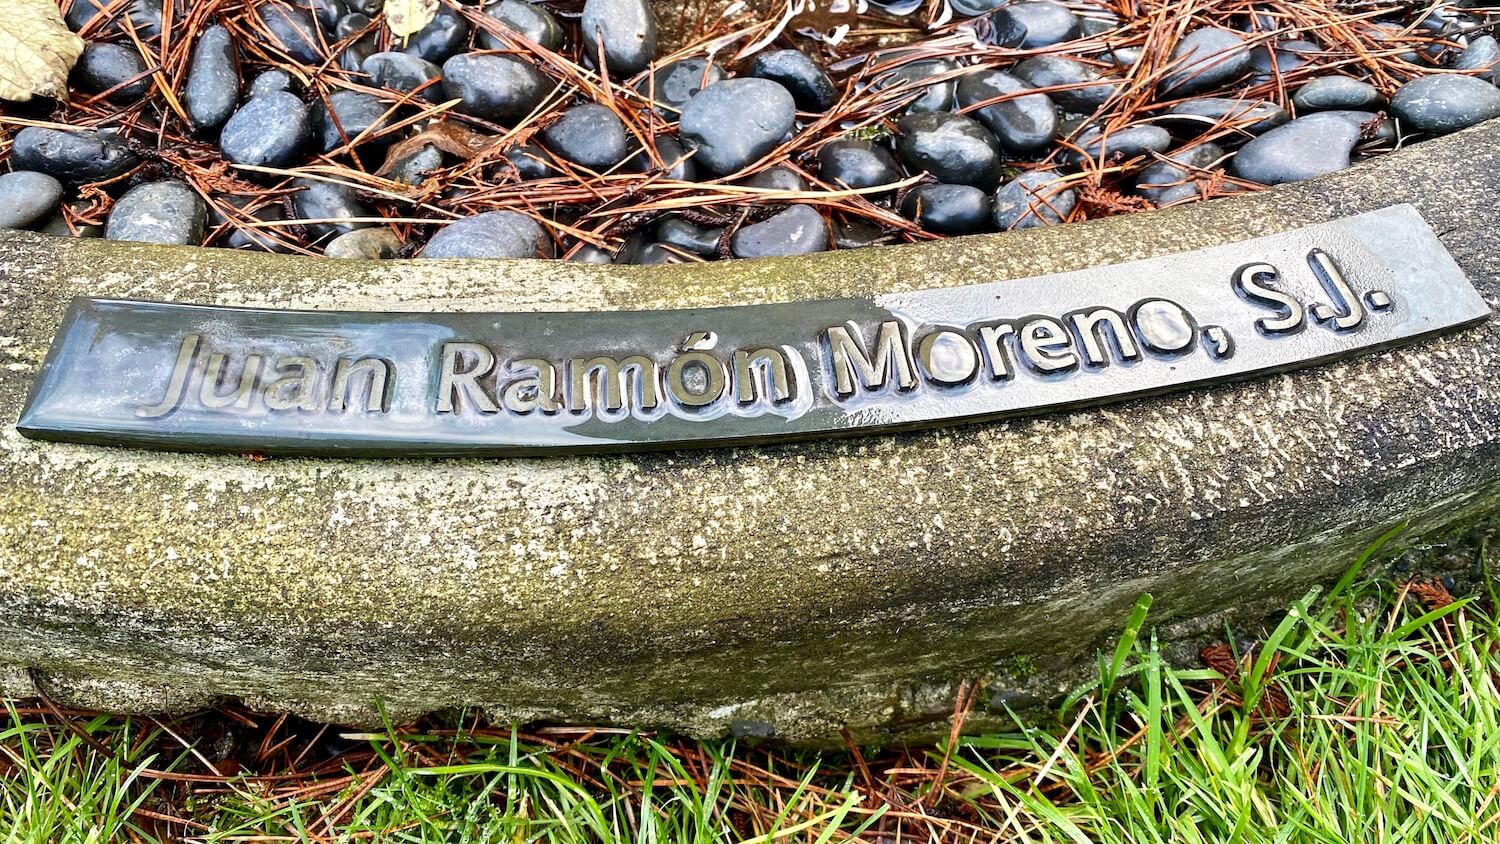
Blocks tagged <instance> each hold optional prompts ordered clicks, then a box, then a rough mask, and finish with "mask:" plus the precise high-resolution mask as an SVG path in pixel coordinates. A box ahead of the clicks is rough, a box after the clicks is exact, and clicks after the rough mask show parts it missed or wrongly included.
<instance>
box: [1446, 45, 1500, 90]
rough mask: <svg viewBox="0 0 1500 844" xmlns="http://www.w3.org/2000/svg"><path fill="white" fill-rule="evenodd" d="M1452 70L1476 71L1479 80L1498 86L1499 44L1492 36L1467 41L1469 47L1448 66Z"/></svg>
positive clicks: (1499, 75) (1499, 69) (1499, 70)
mask: <svg viewBox="0 0 1500 844" xmlns="http://www.w3.org/2000/svg"><path fill="white" fill-rule="evenodd" d="M1449 66H1450V67H1452V68H1453V69H1454V70H1477V71H1480V74H1479V76H1480V78H1481V79H1485V80H1488V81H1490V82H1492V83H1495V84H1500V42H1497V41H1496V40H1495V37H1494V36H1493V35H1479V36H1476V37H1474V38H1471V39H1469V46H1468V47H1467V48H1465V49H1464V51H1463V52H1462V53H1459V54H1458V55H1457V56H1455V57H1454V59H1453V64H1451V65H1449Z"/></svg>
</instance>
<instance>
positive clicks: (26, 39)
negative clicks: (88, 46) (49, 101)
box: [0, 0, 83, 103]
mask: <svg viewBox="0 0 1500 844" xmlns="http://www.w3.org/2000/svg"><path fill="white" fill-rule="evenodd" d="M82 54H83V39H82V38H79V37H78V36H77V35H74V34H73V33H72V32H69V31H68V27H67V26H66V25H64V24H63V19H62V14H61V13H60V12H58V9H57V4H56V3H55V2H53V0H0V99H3V100H13V101H15V102H18V103H24V102H26V101H27V100H30V99H31V98H32V97H34V96H43V97H55V98H57V99H64V98H66V97H67V95H68V72H69V71H71V70H72V69H73V63H74V62H76V61H78V57H79V56H80V55H82Z"/></svg>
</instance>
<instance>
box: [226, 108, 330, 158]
mask: <svg viewBox="0 0 1500 844" xmlns="http://www.w3.org/2000/svg"><path fill="white" fill-rule="evenodd" d="M311 139H312V129H311V123H310V121H309V116H308V111H307V106H306V104H304V103H303V102H302V101H301V100H299V99H297V96H296V95H295V94H289V93H287V92H286V91H278V92H276V93H272V94H265V95H263V96H259V97H252V98H251V99H250V101H249V102H247V103H245V104H244V105H243V106H240V110H239V111H236V112H235V113H234V114H233V115H232V116H231V117H230V118H229V122H228V123H225V124H224V131H223V132H222V133H221V134H220V135H219V149H222V150H223V151H224V157H225V158H228V159H229V160H230V161H233V162H234V163H236V164H254V165H258V166H261V167H286V166H288V165H291V164H295V163H296V162H297V159H298V157H299V156H300V155H301V154H302V150H303V149H304V148H305V147H306V146H307V144H308V142H309V141H310V140H311Z"/></svg>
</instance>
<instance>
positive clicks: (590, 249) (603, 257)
mask: <svg viewBox="0 0 1500 844" xmlns="http://www.w3.org/2000/svg"><path fill="white" fill-rule="evenodd" d="M568 260H569V261H572V262H573V263H575V264H613V263H614V262H615V256H614V255H613V254H611V253H610V251H609V250H607V249H600V248H599V247H597V246H594V245H593V244H591V243H585V244H583V245H582V246H580V247H578V248H577V249H575V250H573V252H572V253H571V254H570V255H568Z"/></svg>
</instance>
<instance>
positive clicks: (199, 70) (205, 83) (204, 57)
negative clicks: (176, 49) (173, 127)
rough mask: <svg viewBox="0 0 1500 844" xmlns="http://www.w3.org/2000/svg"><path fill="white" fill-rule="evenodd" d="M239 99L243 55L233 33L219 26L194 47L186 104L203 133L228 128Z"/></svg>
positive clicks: (184, 97)
mask: <svg viewBox="0 0 1500 844" xmlns="http://www.w3.org/2000/svg"><path fill="white" fill-rule="evenodd" d="M278 72H279V71H278ZM282 75H283V76H285V73H283V74H282ZM288 84H290V78H288ZM239 97H240V66H239V52H238V50H237V48H236V47H235V45H234V39H233V38H231V37H230V35H229V30H227V29H225V28H224V27H222V26H219V25H217V24H215V25H214V26H210V27H208V28H207V29H205V30H203V33H202V34H201V35H199V36H198V43H196V44H194V45H193V56H192V60H191V63H190V64H189V65H188V75H187V86H186V87H185V88H184V89H183V94H182V104H183V106H184V107H185V108H186V109H187V113H188V117H189V118H190V119H191V120H192V121H193V126H194V127H195V128H197V129H198V130H200V131H202V130H204V129H217V128H219V127H220V126H222V125H224V121H226V120H228V119H229V115H231V114H234V107H235V105H236V104H237V103H238V102H239Z"/></svg>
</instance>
